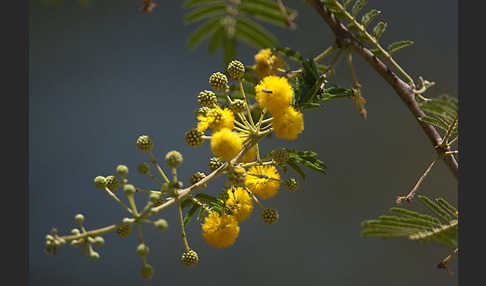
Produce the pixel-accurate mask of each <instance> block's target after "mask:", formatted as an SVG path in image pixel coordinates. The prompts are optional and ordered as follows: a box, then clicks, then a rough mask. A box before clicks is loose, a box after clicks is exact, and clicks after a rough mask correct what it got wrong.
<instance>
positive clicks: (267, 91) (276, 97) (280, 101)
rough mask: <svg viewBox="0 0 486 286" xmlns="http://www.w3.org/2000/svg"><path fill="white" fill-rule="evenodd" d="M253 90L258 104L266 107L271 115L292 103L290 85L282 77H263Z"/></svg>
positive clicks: (276, 113) (278, 112)
mask: <svg viewBox="0 0 486 286" xmlns="http://www.w3.org/2000/svg"><path fill="white" fill-rule="evenodd" d="M255 92H256V97H255V98H256V100H257V101H258V105H260V107H261V108H266V109H267V110H268V111H269V112H270V113H271V114H272V115H273V116H276V115H278V114H280V113H281V112H283V110H285V109H286V108H287V107H289V106H290V104H291V103H292V96H293V91H292V86H291V85H290V84H289V82H288V81H287V79H286V78H284V77H278V76H273V75H272V76H267V77H265V78H264V79H263V80H262V81H260V82H259V83H258V84H257V86H256V87H255Z"/></svg>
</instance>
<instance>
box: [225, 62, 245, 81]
mask: <svg viewBox="0 0 486 286" xmlns="http://www.w3.org/2000/svg"><path fill="white" fill-rule="evenodd" d="M226 71H227V73H228V75H229V76H230V77H231V78H232V79H240V78H241V77H243V75H244V74H245V66H244V65H243V64H242V63H241V62H240V61H237V60H233V61H231V62H230V63H229V64H228V68H227V69H226Z"/></svg>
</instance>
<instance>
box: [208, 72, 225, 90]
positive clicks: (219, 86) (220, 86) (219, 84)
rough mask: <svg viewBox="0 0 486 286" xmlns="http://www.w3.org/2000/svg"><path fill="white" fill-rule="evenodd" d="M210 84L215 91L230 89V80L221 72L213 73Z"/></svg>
mask: <svg viewBox="0 0 486 286" xmlns="http://www.w3.org/2000/svg"><path fill="white" fill-rule="evenodd" d="M209 84H210V85H211V88H212V89H214V90H226V89H228V88H229V87H228V78H227V77H226V76H225V75H224V74H222V73H220V72H216V73H213V74H212V75H211V76H210V77H209Z"/></svg>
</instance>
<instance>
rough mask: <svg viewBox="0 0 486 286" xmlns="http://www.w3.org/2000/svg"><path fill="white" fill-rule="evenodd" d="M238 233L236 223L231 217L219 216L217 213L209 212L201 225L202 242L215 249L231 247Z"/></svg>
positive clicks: (238, 229)
mask: <svg viewBox="0 0 486 286" xmlns="http://www.w3.org/2000/svg"><path fill="white" fill-rule="evenodd" d="M239 233H240V227H239V226H238V221H237V220H236V218H235V217H234V216H232V215H227V214H226V215H224V216H220V215H219V214H218V213H217V212H211V213H210V214H209V215H208V216H207V217H206V218H205V219H204V223H203V224H202V237H203V239H204V241H206V243H207V244H209V245H211V246H214V247H217V248H226V247H230V246H231V245H233V244H234V243H235V241H236V238H237V237H238V234H239Z"/></svg>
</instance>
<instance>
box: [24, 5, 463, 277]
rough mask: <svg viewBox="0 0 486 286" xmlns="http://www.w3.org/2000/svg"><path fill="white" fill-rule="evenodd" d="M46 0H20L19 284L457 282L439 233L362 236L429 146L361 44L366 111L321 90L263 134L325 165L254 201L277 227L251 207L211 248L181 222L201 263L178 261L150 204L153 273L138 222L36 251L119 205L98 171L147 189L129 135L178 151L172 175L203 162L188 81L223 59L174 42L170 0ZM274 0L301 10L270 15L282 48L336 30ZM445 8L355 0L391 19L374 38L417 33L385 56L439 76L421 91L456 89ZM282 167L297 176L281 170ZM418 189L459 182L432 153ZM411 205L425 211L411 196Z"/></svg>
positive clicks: (183, 29)
mask: <svg viewBox="0 0 486 286" xmlns="http://www.w3.org/2000/svg"><path fill="white" fill-rule="evenodd" d="M48 2H49V1H47V2H46V1H41V0H32V1H31V11H30V67H29V70H30V94H29V109H30V111H29V124H30V127H29V129H30V131H29V137H30V138H29V160H30V164H29V223H30V233H29V252H30V254H29V255H30V256H29V272H30V285H32V286H35V285H70V286H75V285H92V286H95V285H163V284H166V285H181V286H182V285H195V284H196V283H197V284H199V285H206V284H212V285H228V284H231V285H235V286H236V285H249V284H252V285H280V286H283V285H295V282H300V283H306V284H307V285H456V284H457V276H458V274H457V259H456V258H454V259H453V260H452V261H451V263H450V266H451V270H452V271H453V272H454V273H455V274H454V276H452V277H449V276H448V275H447V274H446V273H445V272H444V271H442V270H439V269H437V268H436V264H437V263H438V262H439V261H440V260H441V259H443V258H444V257H445V256H447V255H448V254H449V252H450V249H449V248H447V247H445V246H441V245H436V244H420V243H416V242H413V241H408V240H406V239H390V240H383V239H379V238H362V237H361V236H360V228H361V226H360V224H361V222H362V221H363V220H365V219H371V218H376V217H378V216H379V215H382V214H385V213H387V212H388V209H389V208H390V207H392V206H394V203H395V199H396V197H397V195H404V194H406V193H408V192H409V190H410V189H411V188H412V187H413V185H414V184H415V183H416V180H417V179H418V178H419V177H420V175H421V174H422V173H423V171H424V170H425V169H426V167H427V166H428V164H429V163H430V162H431V161H432V160H434V159H435V152H434V150H433V148H432V146H431V145H430V143H429V141H428V139H427V138H426V136H425V134H424V133H423V131H422V129H421V128H420V127H419V125H418V124H417V123H416V122H415V120H414V119H413V117H412V115H411V113H410V112H409V111H408V109H407V108H406V107H405V105H404V104H403V103H402V102H401V101H400V99H399V98H398V96H397V95H396V94H395V93H394V92H393V90H392V89H391V88H390V87H389V86H388V85H386V84H385V82H384V80H383V79H381V78H380V77H379V76H378V75H377V74H376V73H375V72H374V71H373V70H372V69H371V68H370V67H368V66H367V65H366V63H364V62H363V60H362V59H361V58H359V57H358V56H355V57H354V63H355V64H356V67H357V76H358V78H359V80H360V82H361V83H362V85H363V87H362V94H363V96H364V97H365V98H366V99H367V101H368V103H367V104H366V108H367V110H368V119H366V120H364V119H363V118H362V117H361V116H360V114H359V112H358V110H357V108H356V106H355V105H354V104H353V103H352V101H350V100H342V101H334V102H329V103H327V104H326V105H325V108H323V109H319V110H311V111H307V112H306V113H305V114H304V118H305V131H304V133H303V134H301V135H300V136H299V140H297V141H286V140H277V139H275V138H274V139H271V140H268V141H267V142H266V143H265V144H263V146H262V148H263V151H264V152H268V151H270V150H272V149H273V148H275V147H277V146H284V147H290V148H296V149H300V150H313V151H315V152H317V153H318V154H319V157H320V158H321V159H322V160H323V161H324V162H325V163H326V164H327V166H328V174H327V175H325V176H323V175H321V174H319V173H316V172H314V171H312V170H308V171H307V174H308V177H307V179H306V180H305V181H302V180H301V179H300V178H299V177H297V178H298V179H299V181H300V183H301V188H300V189H299V191H298V192H296V193H289V192H288V191H287V190H286V189H285V188H282V189H281V190H280V192H279V194H278V195H277V196H276V197H275V198H273V199H270V200H267V201H265V202H264V203H265V206H266V207H273V208H276V209H278V210H279V213H280V221H279V222H278V223H277V224H275V225H271V226H267V225H264V224H263V223H262V222H261V220H260V217H259V212H258V211H255V212H254V213H253V214H252V216H251V217H250V218H249V219H248V220H246V221H244V222H243V223H241V225H240V227H241V231H240V236H239V237H238V239H237V241H236V243H235V245H233V246H232V247H231V248H228V249H215V248H212V247H211V246H209V245H207V244H206V243H205V242H204V241H203V239H202V237H201V230H200V224H199V223H198V222H197V221H193V222H192V223H191V224H190V226H189V227H188V228H187V232H188V235H189V243H190V245H191V247H192V248H194V249H195V250H196V251H197V252H198V253H199V257H200V263H199V265H198V266H197V267H195V268H187V267H185V266H184V265H182V264H181V263H180V256H181V254H182V252H183V243H182V240H181V239H180V233H179V228H178V224H177V219H176V209H175V208H170V209H169V210H168V211H165V212H164V213H163V214H162V215H161V217H163V218H165V219H167V220H168V222H169V230H168V231H166V232H164V233H160V232H159V231H157V230H156V229H155V228H152V227H149V226H148V225H146V226H144V230H145V231H144V233H145V238H146V241H147V242H148V245H149V247H150V253H149V255H148V262H149V263H150V264H152V266H153V267H154V270H155V275H154V277H153V279H151V280H145V279H143V278H142V277H141V275H140V274H139V271H140V268H141V266H142V262H141V259H140V258H139V257H138V256H137V255H136V253H135V248H136V246H137V238H136V235H132V236H130V237H129V238H125V239H121V238H119V237H118V236H117V235H116V234H115V233H110V234H108V235H106V236H105V241H106V244H105V245H104V246H103V247H102V248H99V252H100V254H101V259H100V260H99V261H97V262H91V261H89V259H88V258H87V257H83V256H81V255H80V249H73V248H71V247H69V246H65V247H62V248H60V249H59V251H58V254H57V255H56V256H49V255H47V254H45V253H44V251H43V249H44V237H45V235H46V234H47V233H48V232H49V231H50V229H51V228H52V227H57V228H58V230H59V231H60V232H61V233H62V234H67V233H69V232H70V230H71V229H72V228H73V227H76V225H75V223H74V215H75V214H77V213H83V214H84V215H85V218H86V226H87V228H88V229H93V228H98V227H102V226H105V225H108V224H112V223H117V222H119V221H120V220H121V218H122V217H125V216H126V213H124V210H123V209H121V208H120V206H118V205H117V204H116V203H115V202H114V201H113V200H111V199H110V198H109V197H108V196H107V195H106V193H104V192H101V191H99V190H97V189H96V188H95V187H94V184H93V178H94V177H95V176H97V175H103V176H107V175H110V174H115V168H116V166H117V165H118V164H126V165H127V166H128V167H129V168H130V171H131V173H130V175H129V181H130V182H131V183H132V184H135V185H136V186H138V187H141V188H155V187H156V186H155V185H154V183H153V182H152V181H150V180H149V179H148V178H146V177H144V176H142V175H140V174H138V173H137V171H136V166H137V165H138V164H139V163H141V162H144V161H148V156H146V154H144V153H141V152H139V151H138V150H137V149H136V147H135V142H136V139H137V138H138V136H140V135H144V134H146V135H150V136H151V137H152V138H153V140H154V142H155V147H154V154H155V155H156V157H157V158H158V159H160V161H163V158H164V156H165V153H166V152H168V151H170V150H173V149H176V150H179V151H180V152H181V153H182V154H183V156H184V163H183V164H182V166H181V168H180V170H179V174H180V177H181V179H182V180H183V181H184V182H186V184H187V182H188V180H189V177H190V176H191V174H193V173H194V172H196V171H198V170H207V167H206V166H207V162H208V160H209V158H210V157H211V151H210V148H209V144H208V142H206V143H205V144H204V145H203V146H202V147H199V148H195V149H193V148H191V147H189V146H187V145H186V144H185V141H184V133H185V131H186V130H188V129H190V128H192V127H194V126H195V125H196V120H195V117H194V114H193V111H194V110H195V109H196V108H197V107H198V104H197V100H196V97H197V94H198V93H199V91H200V90H202V89H208V88H209V85H208V77H209V75H210V74H211V73H213V72H216V71H222V69H223V63H222V56H221V54H219V53H218V54H216V55H214V56H208V54H207V44H206V43H205V44H203V45H202V46H201V47H199V48H198V49H196V50H194V51H192V50H188V49H187V48H186V42H187V39H188V36H189V35H190V34H191V32H192V31H193V30H194V28H195V25H184V22H183V15H184V12H185V11H184V10H183V9H182V1H162V0H159V1H155V2H156V3H158V4H159V5H158V6H157V7H156V8H155V9H154V10H153V12H152V13H150V14H146V13H142V12H141V11H140V7H141V2H142V1H141V0H122V1H107V0H104V1H102V0H92V1H81V2H86V3H85V5H80V4H79V1H69V0H64V1H63V2H62V1H60V3H57V5H50V3H48ZM51 2H52V1H51ZM54 2H56V1H54ZM284 3H285V4H287V5H288V6H289V7H292V8H296V9H297V10H298V11H299V15H298V17H297V19H296V24H297V26H298V27H297V30H295V31H289V30H286V29H281V28H275V27H268V29H269V30H270V31H272V32H273V33H275V35H277V37H278V39H279V42H280V46H290V47H292V48H294V49H296V50H298V51H300V52H301V53H302V54H303V55H304V56H305V57H310V56H315V55H316V54H318V53H319V52H320V51H322V50H323V49H325V48H327V47H328V46H329V45H331V44H332V43H333V42H334V38H333V35H332V34H331V32H330V30H329V28H328V27H327V25H326V24H325V23H324V22H323V21H322V20H321V18H320V16H319V15H318V14H317V13H316V12H315V11H314V10H313V9H312V8H311V7H310V6H308V5H307V4H306V3H305V1H284ZM51 4H52V3H51ZM456 6H457V3H456V1H449V0H448V1H444V0H442V1H419V0H410V1H385V0H380V1H378V0H375V1H370V2H369V3H368V4H367V9H371V8H375V9H378V10H381V11H382V12H383V13H382V16H381V17H380V20H384V21H386V22H387V23H388V24H389V26H388V29H387V31H386V32H385V34H384V35H383V37H382V43H384V44H385V45H388V44H389V43H391V42H394V41H398V40H413V41H415V44H414V45H413V46H412V47H409V48H407V49H404V50H402V51H400V52H398V53H397V54H396V59H397V60H398V62H399V63H400V64H401V65H402V66H403V67H404V68H405V69H406V70H407V71H409V73H410V74H411V75H412V76H413V77H414V78H415V79H416V78H417V77H418V76H419V75H421V76H423V77H424V78H425V79H428V80H432V81H435V82H436V83H437V84H436V86H435V87H433V88H432V89H430V90H429V92H428V93H427V96H429V97H432V96H438V95H440V94H444V93H446V94H449V95H451V96H457V15H456ZM238 48H239V51H238V55H239V59H240V60H241V61H242V62H244V63H245V64H247V65H250V64H253V56H254V54H255V53H256V52H257V50H256V49H252V48H248V47H247V46H244V45H240V46H239V47H238ZM336 71H337V74H336V76H335V77H333V78H332V80H331V81H332V83H335V84H338V85H341V86H345V87H350V86H351V84H352V81H351V77H350V73H349V70H348V68H347V65H346V64H345V62H344V61H343V62H342V63H341V64H340V65H339V66H338V67H337V70H336ZM336 122H338V123H336ZM289 176H296V175H295V173H292V171H290V172H289V173H288V174H287V175H286V177H289ZM223 181H224V180H223V178H219V179H218V180H216V181H215V183H214V184H210V185H209V187H208V188H207V189H206V190H205V192H209V193H212V194H214V195H216V194H217V193H218V192H219V191H220V189H221V186H222V183H223ZM419 193H421V194H426V195H427V196H429V197H437V196H442V197H444V198H445V199H447V200H448V201H450V202H451V203H453V204H454V205H457V182H456V180H455V179H454V178H453V177H452V176H451V174H450V172H449V170H448V169H447V168H446V167H445V165H444V164H443V163H440V164H438V165H437V166H436V167H435V168H434V169H433V171H432V172H431V173H430V175H429V177H427V178H426V180H425V182H424V184H423V186H422V187H421V188H420V189H419ZM137 202H138V203H139V204H142V203H144V202H145V199H144V200H142V199H138V200H137ZM410 208H412V209H415V210H420V211H424V208H423V207H422V205H420V204H419V203H418V201H417V202H414V203H412V204H411V205H410Z"/></svg>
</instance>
